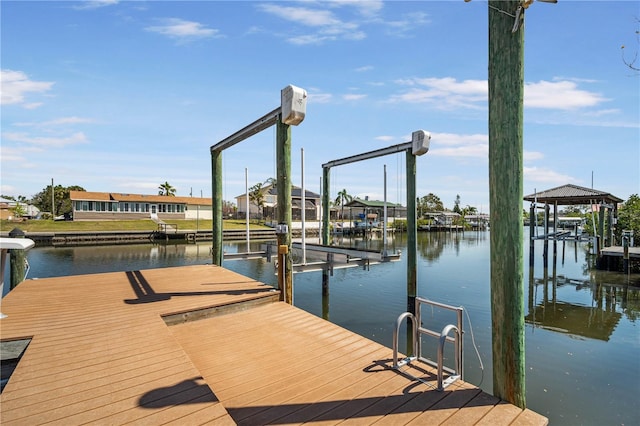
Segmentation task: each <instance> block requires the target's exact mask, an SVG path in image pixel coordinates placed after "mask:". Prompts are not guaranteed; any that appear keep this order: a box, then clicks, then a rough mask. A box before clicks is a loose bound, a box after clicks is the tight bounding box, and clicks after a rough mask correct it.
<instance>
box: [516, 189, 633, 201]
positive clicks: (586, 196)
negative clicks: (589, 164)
mask: <svg viewBox="0 0 640 426" xmlns="http://www.w3.org/2000/svg"><path fill="white" fill-rule="evenodd" d="M524 200H525V201H531V202H534V201H535V202H538V203H549V204H553V203H555V202H557V203H558V205H574V204H591V203H601V202H602V203H605V204H617V203H620V202H622V201H623V200H622V199H621V198H618V197H616V196H615V195H611V194H610V193H608V192H604V191H598V190H597V189H591V188H584V187H582V186H578V185H572V184H567V185H562V186H558V187H556V188H551V189H547V190H546V191H541V192H538V193H535V194H530V195H527V196H525V197H524Z"/></svg>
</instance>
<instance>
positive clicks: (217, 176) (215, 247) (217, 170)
mask: <svg viewBox="0 0 640 426" xmlns="http://www.w3.org/2000/svg"><path fill="white" fill-rule="evenodd" d="M211 178H212V180H211V200H212V201H211V204H212V205H211V210H212V213H213V224H212V230H213V242H212V245H211V255H212V257H213V264H214V265H218V266H222V260H223V250H222V197H223V194H222V152H221V151H217V150H211ZM247 195H248V194H247ZM247 214H249V212H247Z"/></svg>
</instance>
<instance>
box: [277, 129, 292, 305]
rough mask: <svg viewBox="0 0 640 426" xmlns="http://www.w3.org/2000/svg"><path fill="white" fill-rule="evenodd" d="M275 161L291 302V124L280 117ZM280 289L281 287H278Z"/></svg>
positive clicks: (281, 238)
mask: <svg viewBox="0 0 640 426" xmlns="http://www.w3.org/2000/svg"><path fill="white" fill-rule="evenodd" d="M276 163H277V170H276V173H277V176H276V181H277V183H276V186H277V188H278V197H277V201H278V208H277V220H278V223H279V224H284V225H287V230H288V231H287V232H286V233H283V234H278V246H282V245H286V246H287V248H288V250H287V253H286V254H285V255H284V259H285V265H284V275H285V276H284V281H283V282H284V287H285V288H284V291H285V295H286V299H285V302H287V303H289V304H293V274H292V271H293V260H292V259H291V126H289V125H288V124H284V123H283V122H282V117H279V118H278V121H277V122H276ZM280 290H281V291H282V290H283V289H280Z"/></svg>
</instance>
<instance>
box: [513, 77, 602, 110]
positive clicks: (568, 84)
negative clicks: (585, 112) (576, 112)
mask: <svg viewBox="0 0 640 426" xmlns="http://www.w3.org/2000/svg"><path fill="white" fill-rule="evenodd" d="M604 101H606V99H605V98H603V97H602V96H601V95H599V94H597V93H593V92H588V91H586V90H581V89H578V85H577V83H576V82H574V81H568V80H563V81H553V82H551V81H539V82H537V83H526V84H525V86H524V105H525V107H530V108H549V109H561V110H567V109H577V108H585V107H592V106H595V105H598V104H600V103H601V102H604Z"/></svg>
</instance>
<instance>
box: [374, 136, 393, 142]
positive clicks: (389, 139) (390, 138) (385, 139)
mask: <svg viewBox="0 0 640 426" xmlns="http://www.w3.org/2000/svg"><path fill="white" fill-rule="evenodd" d="M375 140H377V141H382V142H393V141H394V140H396V137H395V136H388V135H381V136H376V137H375Z"/></svg>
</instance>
